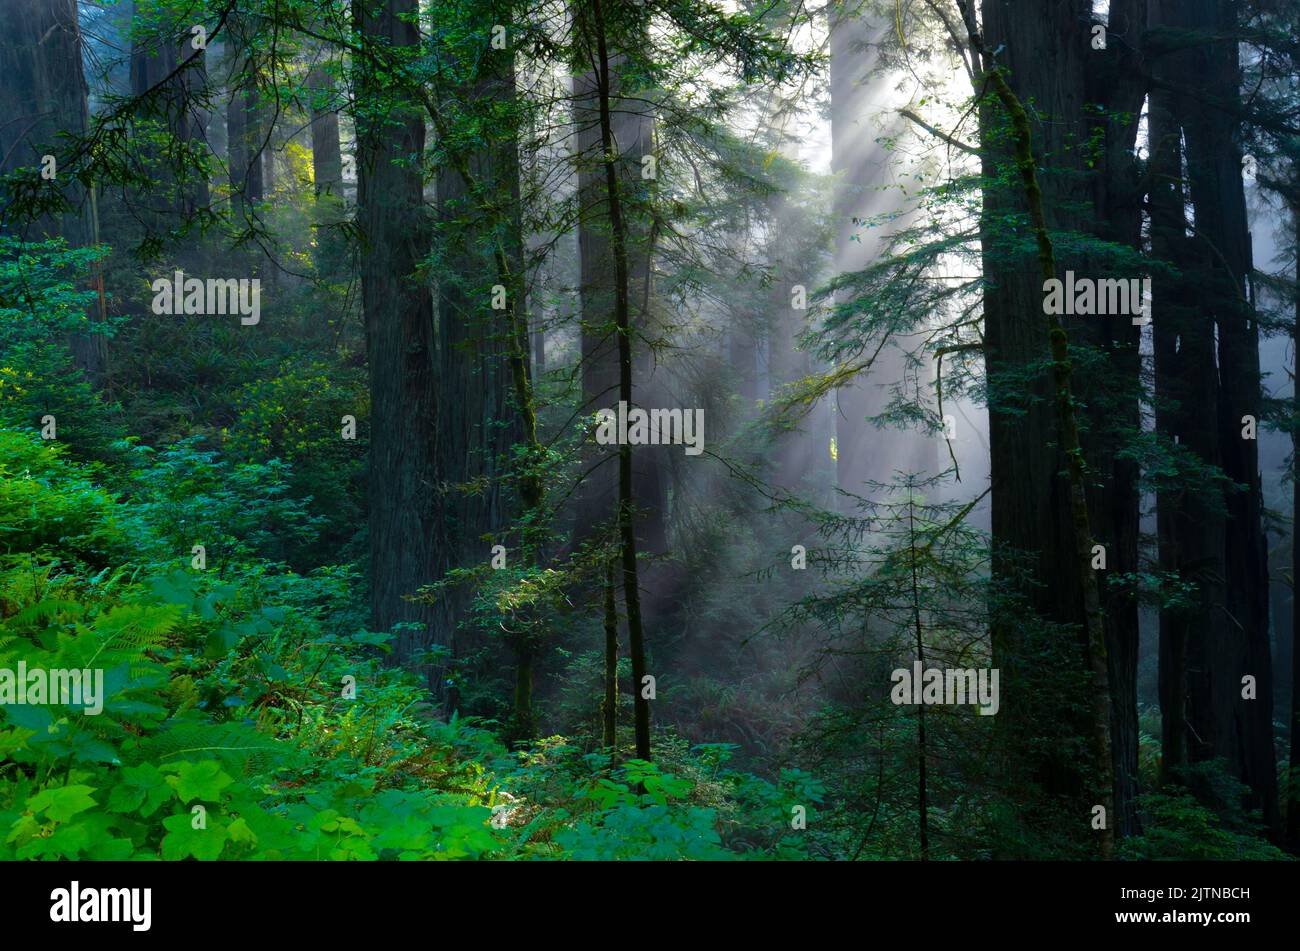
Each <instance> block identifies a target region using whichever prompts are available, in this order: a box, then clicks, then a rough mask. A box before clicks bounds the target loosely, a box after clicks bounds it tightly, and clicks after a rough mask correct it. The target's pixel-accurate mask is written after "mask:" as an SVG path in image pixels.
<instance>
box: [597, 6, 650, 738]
mask: <svg viewBox="0 0 1300 951" xmlns="http://www.w3.org/2000/svg"><path fill="white" fill-rule="evenodd" d="M587 28H588V30H589V31H590V32H591V33H594V35H595V54H596V62H595V66H596V83H597V100H598V106H599V113H600V139H601V152H602V155H603V164H604V168H605V202H606V205H605V207H606V210H607V212H608V215H609V230H610V244H611V250H612V252H613V258H614V324H615V329H616V331H617V337H618V397H619V400H620V401H622V402H625V403H627V404H628V405H629V406H631V405H632V373H633V363H632V324H631V301H630V290H631V289H630V286H629V280H630V276H629V271H628V251H627V223H626V221H625V220H624V218H623V205H622V195H621V190H622V183H621V182H620V181H619V178H620V174H619V168H618V153H617V152H616V151H615V149H616V144H615V139H614V124H613V120H612V118H611V110H610V101H611V94H610V73H611V70H610V57H609V50H608V48H607V43H606V36H605V19H604V15H603V12H602V10H601V3H600V0H591V22H590V23H589V24H587ZM632 488H633V480H632V447H631V445H630V444H628V443H627V442H624V443H622V444H620V445H619V447H618V534H619V547H620V561H621V562H622V566H623V604H624V608H625V610H626V612H627V633H628V653H629V654H630V656H631V661H632V689H633V691H635V693H634V694H633V697H634V702H633V711H634V727H635V733H636V755H637V758H638V759H643V760H649V759H650V703H649V699H648V697H647V696H646V690H647V685H646V681H645V678H646V676H647V675H646V659H645V637H644V632H643V631H642V627H641V594H640V591H639V585H638V580H637V559H636V553H637V536H636V527H635V524H634V522H635V519H634V516H633V494H632Z"/></svg>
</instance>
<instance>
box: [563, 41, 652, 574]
mask: <svg viewBox="0 0 1300 951" xmlns="http://www.w3.org/2000/svg"><path fill="white" fill-rule="evenodd" d="M624 63H625V57H624V56H623V55H621V54H617V53H612V54H611V59H610V62H609V74H610V87H609V97H610V102H611V103H612V105H611V108H610V117H611V118H610V124H611V128H610V135H611V138H612V141H613V143H614V145H613V148H614V149H615V150H616V151H615V152H614V160H615V165H616V171H617V174H618V178H619V187H620V191H621V192H622V193H623V195H624V197H625V198H626V197H627V195H629V194H632V195H636V194H640V193H641V191H642V189H643V184H644V183H643V179H642V168H643V165H642V159H643V157H645V156H647V155H650V154H651V148H652V144H653V139H654V120H653V117H652V116H651V115H650V114H649V113H648V112H647V107H646V106H645V104H644V103H643V102H641V101H640V100H637V99H634V98H623V97H622V95H621V94H622V91H623V90H622V86H623V79H622V76H621V74H622V72H623V71H624ZM599 86H600V83H599V77H598V76H597V75H596V74H595V72H592V73H584V74H582V75H579V76H576V77H574V122H575V125H576V127H577V130H576V141H577V149H578V158H579V162H578V202H579V207H581V208H582V209H584V210H585V213H584V214H583V215H582V217H581V218H580V220H579V222H578V247H579V257H580V269H581V274H580V287H579V293H580V297H581V305H582V400H583V413H584V414H585V415H590V414H593V413H595V412H596V411H597V410H600V409H605V408H611V409H612V408H614V404H615V403H616V402H617V400H618V399H619V398H620V397H619V396H618V393H619V388H618V387H619V372H620V371H619V365H618V361H619V356H618V331H617V328H616V327H615V325H614V323H613V322H612V321H611V319H610V314H611V312H612V311H613V310H615V309H616V306H617V302H616V297H617V295H618V293H619V292H618V289H617V287H616V281H615V279H614V273H615V261H614V256H613V243H614V236H613V235H611V234H610V226H609V220H610V217H611V215H610V212H609V209H608V203H609V199H608V197H607V195H606V183H605V167H604V166H605V159H606V156H604V155H602V154H601V150H602V148H603V145H602V141H603V135H604V129H603V126H602V124H601V119H600V107H599V100H600V90H599ZM624 210H625V214H624V215H623V224H624V227H625V228H626V229H627V233H626V235H625V237H624V250H625V252H626V254H627V258H628V278H627V282H626V283H627V287H626V288H625V291H626V294H627V295H628V298H629V312H630V314H631V321H632V327H633V328H634V330H633V332H634V333H636V334H639V335H641V336H643V337H644V338H649V339H653V335H654V333H655V330H654V327H653V321H652V320H651V316H650V314H649V313H648V311H647V308H646V307H645V306H644V304H645V303H648V301H649V300H650V294H649V293H648V291H649V281H650V252H651V248H650V247H649V230H648V229H647V228H646V227H645V225H644V223H643V221H642V218H641V217H640V216H637V215H633V214H629V213H626V212H627V211H628V203H627V201H626V200H625V201H624ZM652 356H653V354H652V353H651V351H650V349H649V348H648V347H645V346H642V347H640V348H638V351H637V354H636V361H637V363H636V366H635V367H634V375H635V377H636V384H635V387H634V390H633V397H634V398H635V400H636V403H637V405H639V406H643V407H647V408H648V407H652V406H659V405H663V404H662V400H663V397H664V392H663V387H662V386H661V385H660V380H659V379H658V378H657V377H656V376H654V375H652V373H653V370H654V366H653V361H652ZM662 372H663V371H662V370H660V371H659V374H658V375H659V376H661V375H662ZM629 405H631V404H630V402H629ZM636 455H637V458H636V461H635V466H634V469H633V483H634V487H635V493H636V497H637V505H638V507H639V511H640V513H641V517H640V518H639V519H638V527H637V537H638V541H639V542H640V544H641V547H642V548H643V549H645V550H646V551H648V552H651V553H663V552H665V551H666V550H667V547H668V542H667V528H666V525H665V516H666V511H665V509H666V505H667V494H668V473H667V450H666V448H665V447H659V446H647V447H644V448H643V449H642V450H641V451H640V452H638V453H637V454H636ZM600 459H601V456H600V455H596V454H594V453H593V454H589V457H588V459H587V461H586V465H585V466H584V469H590V468H591V467H593V466H595V465H596V463H597V462H598V461H600ZM617 495H618V487H617V476H616V472H615V471H614V470H613V469H612V468H611V467H610V466H609V465H608V464H607V463H606V464H604V465H600V466H599V467H598V468H595V469H594V471H592V472H590V473H589V474H588V475H587V476H586V477H585V478H584V479H583V482H582V485H581V486H579V489H578V499H577V521H576V525H575V530H574V538H575V541H577V542H582V541H584V540H587V539H589V538H592V537H593V536H595V535H598V534H600V533H601V532H600V526H601V525H607V524H609V522H610V521H611V519H612V518H613V517H614V513H615V508H616V501H615V500H616V498H617Z"/></svg>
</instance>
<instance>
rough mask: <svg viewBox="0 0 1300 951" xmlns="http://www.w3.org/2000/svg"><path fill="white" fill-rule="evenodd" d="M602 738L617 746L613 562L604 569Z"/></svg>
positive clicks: (616, 624)
mask: <svg viewBox="0 0 1300 951" xmlns="http://www.w3.org/2000/svg"><path fill="white" fill-rule="evenodd" d="M601 720H602V727H603V729H602V739H603V741H604V745H605V747H606V748H608V749H613V748H614V747H616V746H618V606H617V605H616V604H615V602H614V562H612V561H611V562H609V564H608V565H607V567H606V569H605V700H604V702H603V703H602V704H601Z"/></svg>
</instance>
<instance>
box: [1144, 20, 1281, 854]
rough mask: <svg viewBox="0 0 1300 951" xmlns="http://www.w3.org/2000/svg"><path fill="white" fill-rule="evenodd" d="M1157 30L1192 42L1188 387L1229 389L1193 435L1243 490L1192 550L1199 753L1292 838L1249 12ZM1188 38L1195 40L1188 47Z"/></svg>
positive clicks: (1180, 96)
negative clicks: (1258, 262) (1275, 591)
mask: <svg viewBox="0 0 1300 951" xmlns="http://www.w3.org/2000/svg"><path fill="white" fill-rule="evenodd" d="M1153 25H1154V26H1156V27H1158V28H1161V29H1162V30H1163V31H1164V33H1165V35H1169V36H1173V37H1178V38H1182V42H1183V45H1184V48H1183V49H1181V50H1180V51H1178V52H1176V53H1172V54H1169V55H1168V57H1167V58H1168V60H1169V64H1168V66H1167V67H1166V70H1167V72H1165V73H1163V74H1161V75H1160V76H1159V78H1160V79H1161V80H1162V82H1161V86H1162V89H1171V90H1176V92H1173V93H1172V94H1171V96H1170V101H1171V104H1172V108H1173V110H1174V111H1175V115H1176V118H1177V123H1178V127H1179V130H1180V131H1181V135H1182V140H1183V142H1184V143H1185V146H1184V156H1183V157H1184V159H1185V165H1186V173H1185V174H1186V180H1187V185H1188V189H1187V197H1188V198H1190V201H1191V205H1192V212H1193V213H1192V220H1191V221H1190V222H1187V221H1184V222H1182V227H1183V228H1184V229H1185V231H1188V232H1190V237H1183V238H1180V239H1179V240H1178V242H1177V243H1178V245H1179V246H1180V248H1181V251H1182V254H1181V256H1180V258H1179V259H1178V264H1179V266H1180V270H1182V272H1183V280H1184V281H1185V282H1187V283H1189V284H1191V285H1192V286H1195V287H1196V288H1197V290H1196V293H1195V297H1194V299H1192V300H1189V301H1188V307H1187V311H1186V313H1187V318H1186V321H1185V325H1184V328H1183V329H1184V330H1185V334H1184V341H1185V342H1184V343H1183V344H1182V347H1180V349H1179V356H1180V357H1181V356H1182V349H1183V348H1185V347H1186V340H1188V339H1190V340H1191V341H1192V342H1193V343H1194V347H1195V349H1193V350H1192V352H1191V353H1190V354H1189V358H1194V359H1196V360H1197V362H1198V364H1199V367H1200V369H1201V370H1202V373H1200V374H1196V375H1194V376H1193V375H1188V376H1185V377H1184V383H1183V386H1184V387H1185V388H1199V389H1201V390H1203V391H1213V390H1215V389H1216V385H1215V384H1216V382H1217V394H1216V396H1217V400H1216V401H1215V403H1214V405H1209V403H1208V401H1209V400H1210V398H1211V397H1210V396H1209V395H1208V394H1206V393H1197V394H1189V397H1190V398H1191V399H1193V400H1195V402H1196V404H1198V405H1196V406H1195V410H1196V416H1195V417H1194V418H1189V420H1188V426H1189V428H1190V429H1192V430H1193V433H1192V437H1193V439H1194V440H1196V441H1197V442H1200V443H1201V445H1200V446H1198V447H1197V454H1198V455H1199V456H1200V458H1201V459H1202V460H1203V461H1204V462H1206V463H1208V464H1210V465H1221V467H1222V470H1223V474H1224V475H1225V476H1226V477H1227V479H1228V480H1229V481H1230V483H1231V485H1230V487H1229V488H1228V489H1227V491H1226V492H1224V493H1223V498H1222V499H1221V500H1217V499H1216V500H1215V501H1216V502H1217V503H1218V506H1217V507H1218V511H1216V512H1215V513H1214V518H1213V521H1212V522H1211V523H1209V524H1208V525H1206V524H1200V523H1196V522H1190V523H1189V524H1188V525H1187V532H1186V535H1187V536H1190V537H1189V538H1187V539H1185V541H1186V542H1187V543H1190V544H1191V545H1193V546H1197V547H1203V548H1205V549H1212V550H1209V551H1206V552H1205V554H1206V555H1207V556H1208V561H1205V562H1200V563H1193V564H1195V565H1196V568H1197V581H1198V582H1199V583H1200V584H1201V585H1202V586H1203V588H1204V593H1203V602H1204V603H1205V604H1206V607H1208V608H1210V609H1211V610H1210V612H1209V613H1208V614H1207V615H1206V616H1205V617H1204V618H1201V619H1198V620H1197V621H1196V622H1194V625H1193V626H1192V627H1191V629H1190V630H1188V631H1187V632H1186V652H1187V670H1186V676H1187V679H1188V686H1187V700H1188V705H1187V709H1188V733H1189V737H1190V743H1189V746H1188V757H1189V759H1190V760H1191V761H1192V762H1201V761H1209V760H1214V759H1222V760H1223V761H1225V762H1226V763H1227V764H1228V767H1229V768H1230V769H1231V770H1232V771H1233V772H1234V773H1235V774H1236V775H1237V776H1238V777H1239V778H1240V779H1241V780H1242V781H1243V782H1244V783H1245V784H1246V785H1247V786H1249V787H1250V789H1251V794H1250V796H1249V799H1248V801H1249V805H1251V806H1252V807H1254V808H1258V809H1259V810H1261V812H1262V813H1263V816H1264V820H1265V823H1266V824H1267V826H1268V827H1269V829H1270V830H1271V833H1272V834H1273V835H1275V836H1278V835H1280V832H1281V825H1280V821H1281V817H1280V811H1279V806H1278V799H1277V777H1276V765H1275V756H1274V750H1273V726H1272V723H1273V719H1272V714H1273V671H1272V666H1273V665H1272V652H1271V643H1270V637H1269V604H1268V559H1267V548H1266V539H1265V535H1264V527H1263V491H1262V483H1261V480H1260V475H1259V451H1258V442H1257V441H1256V440H1255V439H1254V438H1246V435H1245V433H1244V431H1243V427H1244V426H1245V425H1246V424H1247V420H1248V418H1249V419H1251V420H1254V421H1255V424H1256V426H1258V422H1259V420H1260V415H1261V405H1262V394H1261V387H1260V363H1259V329H1258V325H1257V323H1256V320H1255V314H1254V302H1253V293H1252V290H1251V275H1252V273H1253V262H1252V252H1251V243H1250V233H1249V230H1248V223H1247V217H1246V200H1245V189H1244V185H1243V182H1242V176H1241V154H1242V148H1241V145H1240V139H1241V127H1240V125H1241V120H1240V118H1239V115H1240V111H1241V110H1240V101H1241V90H1240V84H1241V69H1240V63H1239V53H1238V48H1237V40H1236V39H1235V33H1236V31H1237V30H1238V28H1239V27H1240V9H1239V4H1238V3H1237V2H1236V0H1187V2H1177V3H1175V2H1172V0H1153ZM1187 37H1192V38H1195V42H1192V43H1188V42H1186V38H1187ZM1173 171H1174V166H1173V165H1172V162H1171V164H1170V167H1169V172H1170V173H1172V172H1173ZM1179 174H1180V175H1181V174H1182V173H1181V172H1180V173H1179ZM1174 224H1175V226H1176V225H1177V224H1178V223H1177V222H1175V223H1174ZM1188 369H1189V370H1193V369H1194V368H1193V367H1190V366H1189V367H1188ZM1189 416H1191V413H1190V412H1189ZM1213 494H1214V495H1216V496H1217V495H1218V494H1219V493H1218V492H1217V491H1215V492H1214V493H1213ZM1225 514H1226V518H1225V517H1224V516H1225ZM1172 646H1173V647H1177V646H1178V645H1177V644H1175V645H1172ZM1248 676H1249V677H1252V678H1253V679H1254V684H1255V698H1247V697H1244V696H1243V694H1244V692H1245V691H1244V688H1243V683H1244V678H1245V677H1248Z"/></svg>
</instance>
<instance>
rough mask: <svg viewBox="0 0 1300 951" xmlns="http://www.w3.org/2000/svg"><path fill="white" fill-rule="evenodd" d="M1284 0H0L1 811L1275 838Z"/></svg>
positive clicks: (942, 848) (940, 848) (1285, 232)
mask: <svg viewBox="0 0 1300 951" xmlns="http://www.w3.org/2000/svg"><path fill="white" fill-rule="evenodd" d="M1298 20H1300V9H1298V8H1297V7H1296V5H1295V4H1294V3H1289V2H1283V0H1110V2H1093V0H1064V2H1059V3H1052V4H1043V3H1040V2H1037V0H830V2H825V3H820V4H816V5H814V6H811V7H810V6H808V5H806V4H799V3H786V2H763V3H757V2H753V3H751V2H748V0H727V2H720V3H715V2H700V0H642V2H637V3H630V2H618V3H611V2H610V0H571V2H567V3H566V2H561V0H543V2H532V3H518V2H515V0H454V2H452V0H448V2H443V0H351V2H346V3H345V2H341V0H134V2H132V0H96V2H82V0H0V63H3V66H4V69H3V71H0V473H2V474H3V477H4V482H3V488H2V489H0V749H3V751H4V760H5V765H4V768H3V769H2V770H0V817H10V814H11V813H12V818H11V820H10V821H12V822H13V823H14V825H13V829H14V830H15V831H14V832H13V834H12V835H9V836H8V838H3V837H0V839H2V840H3V841H2V842H0V858H4V859H28V858H33V859H59V858H62V859H105V858H108V859H125V858H162V859H167V860H173V859H174V860H180V859H184V858H200V859H215V858H222V859H252V858H312V859H316V858H323V857H328V858H338V859H346V858H380V859H389V858H415V859H442V858H485V859H508V858H535V859H547V858H555V859H572V858H576V859H633V858H651V859H659V860H668V859H702V860H712V859H720V858H734V857H742V858H776V859H783V860H805V859H807V860H811V859H835V860H862V859H881V860H884V859H908V860H918V861H930V860H936V861H937V860H952V859H957V860H983V859H994V858H996V859H1026V860H1033V859H1057V860H1094V859H1100V860H1110V859H1129V860H1155V859H1282V858H1286V857H1287V856H1288V854H1292V855H1293V854H1295V853H1296V852H1297V849H1300V805H1298V804H1297V798H1296V795H1295V793H1294V792H1293V791H1292V787H1293V785H1294V782H1293V777H1294V776H1295V775H1296V770H1297V768H1298V767H1300V747H1296V746H1295V744H1294V741H1293V738H1294V736H1295V734H1296V731H1297V729H1300V697H1298V696H1297V695H1296V693H1295V691H1294V690H1293V689H1292V685H1293V684H1294V683H1295V678H1296V676H1297V675H1298V674H1300V666H1297V665H1298V664H1300V654H1297V652H1296V650H1295V647H1294V645H1295V633H1296V631H1298V630H1300V617H1298V616H1297V615H1296V612H1295V611H1294V609H1293V603H1292V602H1293V597H1292V595H1293V588H1294V577H1293V576H1294V570H1293V566H1294V565H1295V564H1296V557H1295V552H1296V550H1297V548H1296V545H1297V542H1296V534H1295V532H1294V530H1293V524H1292V522H1293V518H1294V513H1295V511H1296V509H1295V502H1296V499H1297V498H1300V494H1298V493H1300V490H1297V489H1296V481H1295V478H1294V457H1295V453H1294V447H1295V445H1296V443H1295V440H1296V438H1297V437H1296V433H1297V424H1296V421H1297V416H1298V414H1300V410H1298V406H1300V403H1298V400H1300V397H1298V396H1297V391H1296V389H1295V386H1294V373H1295V366H1296V347H1295V340H1296V339H1297V336H1296V335H1297V333H1298V331H1297V330H1296V320H1297V318H1296V315H1297V313H1298V312H1300V310H1298V308H1300V304H1297V301H1298V300H1300V297H1298V296H1297V281H1296V244H1297V241H1296V235H1297V226H1298V223H1300V212H1298V209H1300V184H1298V179H1297V161H1300V157H1298V156H1297V151H1296V150H1297V146H1296V143H1297V141H1300V87H1298V85H1297V82H1298V80H1297V71H1296V58H1297V52H1296V48H1295V44H1294V41H1293V39H1291V38H1292V37H1294V35H1295V30H1296V27H1297V26H1300V23H1298V22H1297V21H1298ZM1130 288H1133V289H1134V290H1133V291H1132V293H1130ZM1139 288H1140V289H1141V292H1140V293H1139V291H1138V290H1137V289H1139ZM20 664H21V666H22V670H23V674H21V675H19V674H18V673H17V671H18V669H19V665H20ZM29 672H37V673H39V676H35V675H33V676H34V678H35V679H32V680H31V683H32V684H40V685H41V688H40V689H39V690H36V691H33V690H29V688H28V686H27V684H28V673H29ZM96 672H98V673H99V675H103V676H105V683H106V684H107V686H106V688H105V690H106V695H105V696H101V697H100V698H99V701H97V703H98V704H101V705H102V715H101V714H99V713H97V714H96V715H95V720H94V724H95V726H94V728H93V729H92V728H91V727H88V726H85V723H86V722H88V721H83V720H81V719H80V717H81V714H82V713H83V712H86V713H88V712H89V711H88V709H85V708H87V707H88V705H87V704H85V703H80V704H79V703H78V702H77V701H76V700H75V698H74V697H73V694H71V693H69V691H68V690H67V689H66V688H67V687H68V686H69V685H71V684H73V683H74V682H75V683H76V684H78V685H79V684H81V683H83V679H82V678H83V676H84V677H85V678H90V677H92V675H95V674H96ZM74 674H76V677H75V678H74ZM84 682H86V683H90V682H94V681H93V680H85V681H84ZM60 683H62V684H63V685H64V687H65V689H64V692H63V694H62V695H60V694H59V693H58V691H57V689H55V688H53V687H51V688H50V689H48V690H47V689H45V687H46V685H48V684H56V685H57V684H60ZM70 789H72V790H77V791H76V792H67V791H66V790H70ZM86 789H89V790H90V791H84V790H86ZM60 796H61V797H71V798H70V799H69V802H72V801H73V800H74V799H75V808H72V807H71V806H69V808H66V809H60V808H59V806H58V805H53V807H52V804H54V803H56V802H63V800H62V799H59V798H58V797H60ZM42 797H44V798H42ZM193 802H199V803H201V804H202V805H203V807H204V809H205V810H206V812H205V816H207V817H208V818H207V819H206V820H205V821H208V822H210V823H211V825H210V826H209V827H205V828H204V829H199V828H198V827H197V826H191V825H190V823H191V818H190V817H191V814H192V803H193ZM254 817H256V818H254ZM10 821H6V826H8V825H9V824H10ZM207 828H211V829H213V830H215V831H214V832H213V834H205V833H206V832H207ZM1207 830H1209V831H1207Z"/></svg>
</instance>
